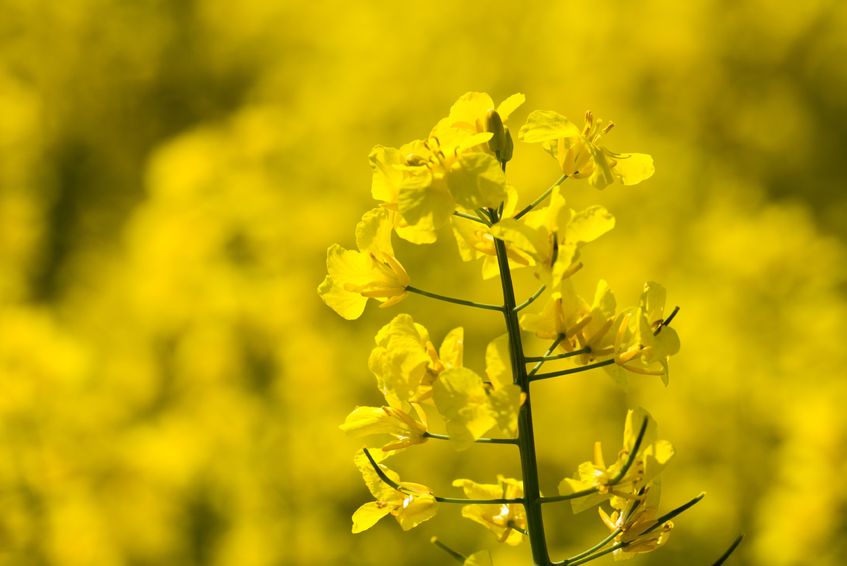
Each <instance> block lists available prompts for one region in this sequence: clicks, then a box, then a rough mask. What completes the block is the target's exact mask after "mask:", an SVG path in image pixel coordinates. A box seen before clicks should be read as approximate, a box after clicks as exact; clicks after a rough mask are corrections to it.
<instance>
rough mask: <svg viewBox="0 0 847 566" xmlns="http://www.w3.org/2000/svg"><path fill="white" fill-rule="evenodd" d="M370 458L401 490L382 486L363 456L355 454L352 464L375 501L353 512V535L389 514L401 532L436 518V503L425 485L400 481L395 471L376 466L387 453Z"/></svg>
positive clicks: (374, 471) (372, 453) (372, 454)
mask: <svg viewBox="0 0 847 566" xmlns="http://www.w3.org/2000/svg"><path fill="white" fill-rule="evenodd" d="M371 456H373V458H374V460H375V461H376V462H377V465H378V466H380V468H381V470H382V472H383V473H384V474H385V475H386V476H388V477H389V478H390V479H391V480H392V481H394V482H396V483H397V484H398V485H399V486H400V487H401V488H402V491H398V490H396V489H394V488H393V487H391V486H390V485H388V484H387V483H385V482H384V481H383V480H382V478H380V477H379V474H377V472H376V470H374V468H373V466H372V465H371V463H370V461H369V460H368V458H367V456H365V455H364V453H361V452H360V453H359V454H357V455H356V457H355V458H354V463H355V464H356V467H357V468H359V471H360V472H361V474H362V477H363V478H364V480H365V485H367V487H368V490H369V491H370V492H371V494H372V495H373V496H374V498H375V499H376V500H375V501H371V502H369V503H365V504H364V505H362V506H361V507H359V508H358V509H357V510H356V511H355V512H354V513H353V532H354V533H360V532H362V531H365V530H367V529H369V528H371V527H372V526H374V525H375V524H376V522H377V521H379V520H380V519H382V518H383V517H385V516H386V515H389V514H390V515H392V516H393V517H394V518H395V519H396V520H397V522H398V523H399V524H400V526H401V527H402V528H403V530H404V531H408V530H409V529H412V528H414V527H416V526H418V525H419V524H421V523H423V522H424V521H426V520H429V519H431V518H432V517H433V516H434V515H435V513H436V501H435V497H434V496H433V495H432V490H431V489H429V488H428V487H426V486H425V485H421V484H417V483H410V482H401V481H399V476H398V475H397V473H396V472H394V471H392V470H390V469H388V468H387V467H385V466H384V465H382V464H380V463H379V462H381V461H382V460H384V459H385V458H386V457H387V456H388V454H387V453H385V452H382V451H380V450H374V451H372V452H371Z"/></svg>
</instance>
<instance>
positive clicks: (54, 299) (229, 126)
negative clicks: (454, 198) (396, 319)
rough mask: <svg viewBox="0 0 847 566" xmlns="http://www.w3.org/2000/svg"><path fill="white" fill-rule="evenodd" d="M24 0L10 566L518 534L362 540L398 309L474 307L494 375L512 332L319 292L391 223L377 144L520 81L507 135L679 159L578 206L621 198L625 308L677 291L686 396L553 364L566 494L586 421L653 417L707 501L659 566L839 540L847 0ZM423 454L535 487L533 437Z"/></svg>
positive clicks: (420, 561)
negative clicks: (515, 445)
mask: <svg viewBox="0 0 847 566" xmlns="http://www.w3.org/2000/svg"><path fill="white" fill-rule="evenodd" d="M0 14H2V15H0V564H4V565H5V564H8V565H41V564H43V565H81V566H82V565H104V566H111V565H126V566H142V565H154V564H155V565H160V564H167V565H170V564H173V565H192V564H197V565H200V564H203V565H205V564H209V565H239V566H253V565H256V566H259V565H304V566H310V565H313V564H351V565H363V566H364V565H376V564H381V565H388V564H403V565H409V566H414V565H427V564H439V563H443V562H444V561H445V560H446V555H444V554H443V553H442V552H441V551H439V550H438V549H437V548H435V547H434V546H432V545H430V544H429V538H430V537H431V536H432V535H436V534H437V535H439V536H440V538H442V540H444V541H445V542H447V543H448V544H450V545H451V546H454V547H455V548H457V549H459V550H461V551H462V552H466V553H470V552H472V551H474V550H478V549H481V548H494V546H495V545H496V542H495V540H494V538H493V537H491V536H490V534H489V533H487V532H485V531H484V530H483V529H479V528H477V527H476V526H475V525H473V524H471V523H470V522H468V521H465V520H463V519H462V518H461V517H460V513H459V510H458V509H445V510H443V511H442V512H441V513H440V514H439V516H438V517H436V518H435V519H434V520H432V521H430V522H428V523H426V524H425V525H422V526H421V527H420V528H419V529H417V530H415V531H412V532H411V533H409V534H404V533H402V532H401V530H400V529H399V527H398V526H397V524H396V523H395V522H394V521H390V520H385V521H383V522H382V523H381V524H379V525H377V527H375V528H374V529H372V530H370V531H368V532H366V533H364V534H361V535H356V536H354V535H352V534H350V515H351V513H352V512H353V510H354V509H355V508H356V507H357V506H358V505H359V504H361V503H362V502H364V501H365V500H366V499H367V498H368V494H367V491H366V490H365V488H364V486H363V485H362V483H361V478H360V477H359V476H358V473H357V472H356V470H355V468H354V467H353V466H352V463H351V458H352V454H353V452H354V451H355V449H356V444H355V442H353V441H351V440H348V439H347V438H345V437H344V435H343V434H342V433H341V432H340V431H338V429H337V426H338V424H339V423H340V422H342V421H343V419H344V417H345V415H346V414H347V413H348V412H349V411H350V410H351V409H352V408H353V406H355V405H357V404H369V403H370V404H373V403H375V402H378V400H379V399H378V397H377V395H378V393H377V391H376V388H375V387H374V380H373V377H372V376H371V375H370V374H369V372H368V370H367V357H368V353H369V351H370V348H371V347H372V337H373V335H374V333H375V332H376V330H377V329H378V328H379V327H380V326H381V325H383V324H385V322H386V321H388V320H389V319H390V318H391V317H393V316H394V315H395V314H397V313H398V312H410V313H412V315H413V316H414V317H415V318H416V320H419V321H420V322H422V323H424V324H425V325H426V326H427V327H428V328H429V329H430V331H431V332H432V335H433V337H434V338H435V339H436V340H440V339H441V338H442V337H443V335H444V334H445V333H446V332H447V331H448V330H449V329H450V328H453V327H455V326H458V325H463V326H464V327H465V329H466V334H467V343H468V346H469V348H470V350H471V352H470V353H469V359H470V363H471V364H473V363H476V364H478V365H477V369H478V370H481V369H482V368H481V365H479V364H481V360H482V350H481V349H482V348H483V347H484V344H485V343H486V342H487V341H488V340H489V339H491V338H492V337H494V336H496V335H498V334H500V333H501V332H502V327H501V326H500V325H501V321H500V319H499V318H498V317H497V316H496V315H493V314H489V313H476V312H474V313H468V312H466V311H465V310H463V309H461V308H460V307H452V306H438V307H437V308H433V306H432V305H431V304H429V303H426V302H425V300H424V299H422V298H421V297H412V298H410V299H408V300H407V301H405V302H404V303H402V304H401V305H399V306H398V307H395V308H394V309H393V310H389V311H380V310H377V309H374V308H372V307H369V309H368V311H367V312H366V314H365V316H364V317H363V318H362V319H360V320H359V321H356V322H353V323H347V322H345V321H343V320H341V319H340V318H339V317H338V316H336V315H335V314H334V313H333V312H332V311H330V310H329V309H328V308H326V307H325V306H324V305H323V304H322V303H321V302H320V300H319V298H318V297H317V294H316V292H315V287H316V286H317V284H318V283H319V282H320V280H321V279H322V278H323V275H324V273H325V266H324V259H325V252H326V248H327V246H329V245H330V244H331V243H333V242H339V243H341V244H342V245H344V246H347V247H349V246H352V245H353V243H354V241H353V229H354V226H355V223H356V222H357V221H358V219H359V217H360V216H361V214H362V212H363V211H364V210H366V209H368V208H370V207H371V206H372V201H371V199H370V191H369V187H370V171H369V168H368V162H367V155H368V152H369V150H370V148H371V147H372V146H373V145H375V144H377V143H381V144H384V145H389V146H398V145H400V144H402V143H404V142H406V141H409V140H411V139H414V138H419V137H422V136H423V135H425V134H426V133H427V132H428V131H429V129H430V128H431V127H432V126H433V125H434V124H435V122H436V121H437V120H438V119H439V118H441V117H442V116H444V115H446V113H447V111H448V109H449V106H450V104H451V103H452V102H453V101H454V100H455V99H456V98H457V97H458V96H460V95H461V94H463V93H464V92H466V91H470V90H484V91H487V92H490V93H491V94H492V96H493V97H494V98H495V99H496V100H500V99H502V98H504V97H505V96H507V95H509V94H511V93H513V92H524V93H526V94H527V99H528V100H527V104H526V105H525V106H524V107H523V108H521V109H520V110H519V111H518V113H517V114H516V115H515V116H514V118H513V119H512V123H513V124H517V125H519V124H521V123H522V121H523V119H524V118H525V117H526V115H527V113H528V112H529V111H530V110H532V109H551V110H556V111H558V112H561V113H563V114H565V115H567V116H569V117H572V118H573V119H575V120H576V121H577V122H581V115H582V114H583V112H584V111H585V110H586V109H588V108H590V109H592V110H594V112H595V113H596V114H597V115H599V116H601V117H605V118H610V119H613V120H614V121H615V122H616V123H617V125H618V127H617V128H616V129H615V130H614V132H613V133H612V134H610V137H609V138H608V145H609V146H610V147H611V148H612V149H616V150H619V151H640V152H646V153H650V154H652V155H653V156H654V158H655V161H656V168H657V173H656V175H655V176H654V177H653V178H652V179H651V180H650V181H648V182H646V183H644V184H642V185H639V186H637V187H620V186H614V187H610V188H609V189H607V190H606V191H603V192H596V191H594V190H593V189H591V188H590V187H588V186H587V185H586V184H584V183H574V184H572V185H566V187H567V191H566V193H565V194H566V195H567V198H568V199H569V200H570V201H571V202H572V203H575V204H582V205H584V204H587V203H595V202H596V203H602V204H603V205H605V206H607V207H608V208H609V209H610V210H611V211H612V212H613V213H614V214H615V216H616V217H617V228H616V229H615V230H614V231H613V232H612V233H611V234H609V235H608V236H606V237H604V238H603V239H602V240H601V241H598V242H597V243H596V244H594V245H593V246H592V247H591V248H590V251H587V254H588V256H589V257H588V258H587V262H586V263H587V264H588V266H589V267H588V268H587V269H586V270H584V272H582V273H580V274H579V276H578V279H577V281H578V284H579V285H580V287H581V288H582V289H583V290H584V291H586V292H587V291H588V290H590V289H592V288H593V285H594V282H595V281H596V279H597V278H598V277H605V278H606V279H608V280H609V282H610V284H611V286H612V288H613V289H614V290H615V291H616V294H617V295H618V298H619V302H620V303H623V304H630V303H632V302H633V301H635V300H636V298H637V295H638V292H639V290H640V288H641V284H642V282H643V281H645V280H647V279H653V280H657V281H660V282H662V283H663V284H665V285H666V286H667V287H668V289H669V300H670V301H671V302H672V303H673V304H679V305H680V306H681V309H682V310H681V311H680V314H679V316H678V317H677V318H676V320H675V322H674V324H675V326H676V328H677V329H678V330H679V332H680V335H681V337H682V341H683V349H682V352H681V353H680V355H678V356H677V357H676V358H675V359H674V360H672V368H671V382H670V387H669V388H667V389H665V388H664V387H663V386H662V385H661V384H660V383H659V382H658V380H654V379H632V380H631V384H630V387H629V389H628V390H626V391H624V390H622V389H620V388H619V387H617V386H616V385H615V384H614V383H612V382H611V380H609V379H608V378H607V377H606V376H605V375H603V374H602V373H597V374H596V375H591V374H589V375H583V376H581V377H579V378H575V379H571V380H561V381H556V382H555V383H553V382H549V383H548V382H542V383H539V384H538V388H539V390H540V391H541V393H540V394H539V395H538V396H537V399H539V400H541V402H539V403H538V405H537V406H536V407H534V410H535V412H536V416H537V425H536V428H537V429H540V430H541V433H540V438H539V450H540V453H541V459H542V462H541V465H542V473H543V481H542V489H544V490H545V491H546V492H550V493H552V492H554V491H555V488H556V484H557V483H558V481H559V480H560V479H561V478H562V477H563V476H565V475H570V474H572V473H573V471H574V469H575V467H576V465H577V464H578V463H579V462H580V461H582V460H585V459H588V458H589V457H590V455H591V446H592V442H593V441H594V440H595V439H601V440H603V441H604V444H606V445H609V446H613V445H617V443H618V442H619V436H620V430H621V427H622V422H623V417H624V415H625V409H626V407H627V406H633V405H636V404H643V405H644V406H645V407H647V408H648V409H649V410H650V411H651V412H652V413H653V415H654V416H655V417H656V419H657V421H658V422H659V426H660V430H661V433H662V436H663V437H664V438H667V439H668V440H670V441H671V442H673V444H674V445H675V447H676V450H677V456H676V457H675V458H674V460H673V461H672V463H671V465H670V467H669V469H668V470H667V471H666V472H665V474H664V484H663V500H664V502H665V503H664V504H665V506H666V507H670V506H672V505H676V504H679V503H682V502H684V501H686V500H688V499H689V498H690V497H692V496H693V495H696V494H697V493H699V491H701V490H705V491H707V492H708V496H707V498H706V499H705V500H704V501H703V502H702V503H701V504H700V505H698V506H697V507H695V508H694V509H693V510H692V511H690V512H689V513H687V514H686V515H684V516H683V517H681V518H680V519H679V520H678V521H677V527H676V529H675V530H674V532H673V536H672V537H671V539H670V542H669V543H668V545H667V546H666V547H665V548H663V549H662V550H661V551H658V552H656V553H654V554H651V555H648V556H647V557H646V558H639V559H636V560H635V562H633V563H634V564H647V563H649V564H656V565H664V564H677V565H680V564H707V563H710V560H714V559H715V558H716V557H717V556H718V555H719V554H720V553H721V552H722V551H723V549H724V548H725V547H726V546H727V545H728V544H729V542H730V541H731V540H732V539H733V538H734V537H735V535H736V534H737V533H738V532H739V531H742V532H744V533H745V534H746V536H747V539H746V541H745V543H744V545H743V546H742V548H741V549H740V550H739V552H738V554H737V555H736V556H735V557H734V558H733V559H732V562H731V563H732V564H737V565H743V564H748V565H753V564H755V565H767V566H793V565H805V564H812V563H814V564H816V565H819V566H827V565H836V564H842V563H843V562H844V560H845V558H847V542H845V541H847V482H845V481H844V478H845V476H847V448H845V447H847V411H845V410H844V407H843V405H844V400H845V399H847V371H845V369H844V368H845V367H847V348H845V347H844V330H843V328H844V322H843V321H844V320H845V318H847V301H846V300H845V292H847V278H846V277H845V276H847V270H846V269H845V244H846V243H847V193H845V174H844V153H845V147H847V65H845V63H844V61H845V55H847V33H845V32H847V8H845V5H844V4H843V3H841V2H837V1H835V0H830V1H824V0H819V1H809V2H795V3H778V4H775V3H773V2H765V1H762V0H742V1H739V2H718V1H711V2H707V1H703V0H700V1H698V0H695V1H691V2H673V1H670V0H655V1H641V2H632V3H624V2H604V3H593V2H581V1H580V2H568V3H565V2H549V3H542V2H527V3H518V2H499V1H498V2H491V1H489V2H481V1H476V0H472V1H469V2H464V3H454V4H449V3H446V2H419V1H412V2H387V1H375V2H367V3H341V2H328V1H315V2H302V1H283V2H272V1H269V0H245V1H242V2H224V1H222V0H191V1H188V0H186V1H177V2H165V1H161V0H159V1H156V0H147V1H144V0H126V1H112V2H108V1H106V0H68V1H66V2H46V1H43V0H0ZM509 175H510V178H511V180H512V182H513V183H515V184H516V185H517V186H518V187H520V188H521V191H522V198H523V199H524V202H526V201H528V200H530V199H531V198H533V197H534V196H535V195H536V194H537V193H538V192H539V191H540V190H542V189H543V188H544V187H546V186H547V185H548V184H549V183H550V182H551V181H553V180H555V178H556V177H557V176H558V175H557V172H556V169H555V164H554V163H553V162H552V161H550V160H549V159H548V158H547V156H545V155H543V153H542V152H541V151H540V149H539V148H537V147H533V146H528V145H524V144H518V147H517V148H516V156H515V160H514V165H510V172H509ZM568 183H570V181H568ZM398 250H399V251H398V255H399V256H400V258H401V260H402V261H403V262H404V265H405V266H406V267H407V269H408V271H409V272H410V274H411V275H412V278H413V280H414V281H415V282H416V283H415V284H416V285H417V286H419V287H422V288H425V289H432V290H438V291H441V292H445V293H448V294H450V293H455V294H460V295H462V296H476V297H478V298H479V299H481V300H486V299H491V300H496V297H497V288H496V287H495V286H493V285H491V284H489V283H481V282H479V283H476V282H475V281H477V275H478V266H476V265H471V266H469V265H460V262H459V261H458V257H457V255H456V254H455V250H454V249H453V247H452V246H451V245H448V244H444V245H440V244H439V245H437V246H435V247H433V248H414V247H412V246H399V245H398ZM524 284H525V285H524ZM522 285H524V286H522V287H521V289H522V291H523V292H524V293H529V292H531V290H532V287H531V285H530V284H529V280H526V281H523V282H522ZM538 347H540V346H538ZM415 454H417V455H418V457H420V460H415V456H414V455H415ZM408 456H412V457H411V458H409V457H408ZM399 460H402V462H401V464H400V465H399V466H398V468H399V470H400V471H401V472H402V474H403V476H404V479H406V478H407V479H409V480H410V481H420V482H424V483H428V484H429V485H433V486H434V487H436V488H437V489H439V490H440V491H442V492H443V491H444V490H446V489H448V487H449V481H450V479H451V478H453V477H472V478H474V479H476V480H477V481H480V482H490V481H493V480H494V479H495V476H496V474H497V473H498V472H501V473H512V474H514V473H517V471H518V462H517V458H516V457H515V455H514V454H513V453H511V452H510V451H509V447H494V448H491V447H474V448H473V449H471V450H470V451H468V452H466V453H462V454H460V455H456V454H455V453H454V452H452V451H451V450H450V449H449V448H446V447H444V446H435V445H433V446H430V445H425V446H424V447H422V448H420V449H419V451H418V452H409V453H408V454H407V455H403V457H398V461H399ZM547 526H548V537H549V539H550V540H551V544H552V547H553V552H554V556H556V557H557V558H560V557H564V556H565V555H566V553H568V552H569V551H575V550H580V549H581V548H582V546H583V545H584V544H585V543H586V542H593V541H595V540H597V539H598V537H599V536H602V535H601V533H602V531H603V530H604V527H603V526H602V525H601V524H600V522H599V520H597V518H596V516H594V515H591V516H589V515H588V514H586V515H585V516H583V515H578V516H575V517H574V516H572V515H571V513H570V510H569V508H568V507H567V505H563V506H562V507H561V508H557V509H550V512H549V514H548V515H547ZM602 534H605V533H602ZM528 556H529V550H528V547H526V546H525V547H519V548H518V549H514V550H512V549H504V551H503V552H500V549H497V553H496V554H495V559H496V564H497V566H504V565H509V564H515V565H518V564H526V563H527V560H528ZM608 562H611V559H609V560H608ZM598 563H603V561H602V560H601V561H599V562H598Z"/></svg>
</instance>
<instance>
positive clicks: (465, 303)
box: [406, 285, 504, 312]
mask: <svg viewBox="0 0 847 566" xmlns="http://www.w3.org/2000/svg"><path fill="white" fill-rule="evenodd" d="M406 291H408V292H409V293H416V294H418V295H423V296H424V297H429V298H430V299H438V300H439V301H445V302H447V303H454V304H457V305H463V306H466V307H474V308H477V309H485V310H490V311H500V312H503V308H504V307H502V306H500V305H489V304H486V303H477V302H475V301H468V300H465V299H457V298H455V297H447V296H445V295H439V294H438V293H431V292H430V291H424V290H423V289H418V288H417V287H412V286H411V285H408V286H407V287H406Z"/></svg>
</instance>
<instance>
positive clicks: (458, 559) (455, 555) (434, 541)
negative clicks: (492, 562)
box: [429, 537, 467, 564]
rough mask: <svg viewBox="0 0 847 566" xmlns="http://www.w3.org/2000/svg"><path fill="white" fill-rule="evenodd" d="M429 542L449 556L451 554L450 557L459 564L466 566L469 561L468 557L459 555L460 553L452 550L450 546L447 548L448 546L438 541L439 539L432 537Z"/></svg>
mask: <svg viewBox="0 0 847 566" xmlns="http://www.w3.org/2000/svg"><path fill="white" fill-rule="evenodd" d="M429 542H431V543H432V544H434V545H435V546H437V547H438V548H440V549H441V550H443V551H444V552H446V553H447V554H449V555H450V556H452V557H453V558H455V559H456V562H459V563H460V564H464V563H465V560H467V557H466V556H463V555H461V554H459V553H458V552H456V551H455V550H453V549H452V548H450V547H449V546H447V545H446V544H444V543H443V542H441V541H440V540H438V537H432V538H431V539H429Z"/></svg>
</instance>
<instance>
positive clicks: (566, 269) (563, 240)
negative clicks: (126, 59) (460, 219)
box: [491, 187, 615, 289]
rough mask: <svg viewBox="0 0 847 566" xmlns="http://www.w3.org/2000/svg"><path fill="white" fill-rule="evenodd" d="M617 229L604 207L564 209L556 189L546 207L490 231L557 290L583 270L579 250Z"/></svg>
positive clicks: (503, 222)
mask: <svg viewBox="0 0 847 566" xmlns="http://www.w3.org/2000/svg"><path fill="white" fill-rule="evenodd" d="M614 226H615V219H614V217H613V216H612V215H611V214H610V213H609V212H608V211H607V210H606V209H605V208H603V207H602V206H590V207H588V208H586V209H585V210H581V211H579V212H577V211H575V210H573V209H571V208H568V207H567V206H565V199H564V197H563V196H562V194H561V191H560V188H559V187H556V188H555V189H554V190H553V192H552V193H551V194H550V202H549V203H548V205H547V206H546V207H544V208H541V209H537V210H533V211H532V212H530V213H528V214H526V215H525V216H524V217H523V218H522V219H520V220H515V219H514V218H505V219H503V220H501V221H500V222H499V223H497V224H495V225H494V226H493V227H492V229H491V231H492V233H493V234H494V236H495V237H497V238H500V239H502V240H504V241H505V242H507V243H509V244H511V246H512V247H513V248H515V249H517V250H520V251H521V252H523V253H524V254H526V255H527V256H528V257H530V258H531V260H532V264H533V265H535V266H536V271H535V274H536V277H538V278H539V279H540V280H541V281H542V282H543V283H544V284H545V285H547V286H548V288H551V289H556V288H558V287H559V284H560V283H561V282H562V280H563V279H565V278H567V277H569V276H570V275H572V274H573V273H575V272H576V271H577V270H578V269H579V268H580V267H581V264H580V263H579V249H580V248H581V247H582V246H583V245H585V244H587V243H589V242H593V241H594V240H596V239H597V238H599V237H600V236H602V235H603V234H605V233H606V232H608V231H609V230H611V229H612V228H614Z"/></svg>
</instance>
